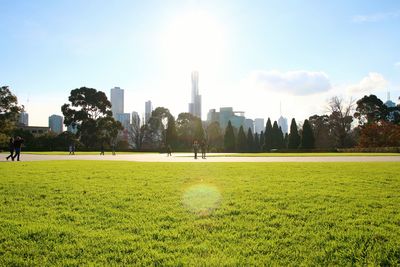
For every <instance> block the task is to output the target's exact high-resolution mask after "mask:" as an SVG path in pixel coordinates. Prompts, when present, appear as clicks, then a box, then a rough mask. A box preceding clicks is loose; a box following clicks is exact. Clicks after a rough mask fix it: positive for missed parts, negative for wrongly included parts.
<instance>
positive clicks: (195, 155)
mask: <svg viewBox="0 0 400 267" xmlns="http://www.w3.org/2000/svg"><path fill="white" fill-rule="evenodd" d="M193 151H194V159H197V152H198V151H199V143H198V142H197V140H195V141H194V142H193Z"/></svg>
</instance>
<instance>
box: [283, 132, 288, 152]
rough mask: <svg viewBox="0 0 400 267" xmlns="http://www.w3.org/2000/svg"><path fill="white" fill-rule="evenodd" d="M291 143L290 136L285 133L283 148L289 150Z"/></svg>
mask: <svg viewBox="0 0 400 267" xmlns="http://www.w3.org/2000/svg"><path fill="white" fill-rule="evenodd" d="M288 143H289V134H288V133H285V137H284V139H283V148H287V147H288Z"/></svg>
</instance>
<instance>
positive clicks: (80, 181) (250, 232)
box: [0, 161, 400, 266]
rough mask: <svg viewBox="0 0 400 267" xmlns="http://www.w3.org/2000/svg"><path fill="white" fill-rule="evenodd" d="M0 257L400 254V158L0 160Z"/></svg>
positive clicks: (212, 259)
mask: <svg viewBox="0 0 400 267" xmlns="http://www.w3.org/2000/svg"><path fill="white" fill-rule="evenodd" d="M0 173H1V175H0V266H16V265H18V266H24V265H25V266H32V265H38V266H46V265H116V264H121V265H162V266H164V265H174V266H176V265H218V266H220V265H265V264H267V265H280V266H286V265H295V266H297V265H319V266H321V265H322V266H326V265H340V266H343V265H346V266H347V265H392V266H393V265H399V264H400V166H399V164H398V163H134V162H109V161H101V162H97V161H90V162H88V161H73V162H71V161H51V162H13V163H11V162H3V163H1V164H0Z"/></svg>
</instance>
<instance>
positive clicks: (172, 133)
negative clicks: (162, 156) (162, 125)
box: [166, 115, 178, 148]
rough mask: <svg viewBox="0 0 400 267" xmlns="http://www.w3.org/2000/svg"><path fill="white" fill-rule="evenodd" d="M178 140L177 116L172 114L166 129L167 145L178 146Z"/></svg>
mask: <svg viewBox="0 0 400 267" xmlns="http://www.w3.org/2000/svg"><path fill="white" fill-rule="evenodd" d="M177 142H178V133H177V132H176V125H175V118H174V116H172V115H170V116H169V117H168V123H167V130H166V145H169V146H171V147H172V148H176V145H177Z"/></svg>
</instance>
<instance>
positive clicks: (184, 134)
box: [176, 112, 204, 149]
mask: <svg viewBox="0 0 400 267" xmlns="http://www.w3.org/2000/svg"><path fill="white" fill-rule="evenodd" d="M176 131H177V134H178V142H179V145H180V146H181V148H186V149H188V148H191V147H192V143H193V141H194V140H198V141H200V140H203V139H204V130H203V127H202V125H201V120H200V118H199V117H197V116H194V115H193V114H191V113H187V112H183V113H180V114H179V115H178V118H177V120H176Z"/></svg>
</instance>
